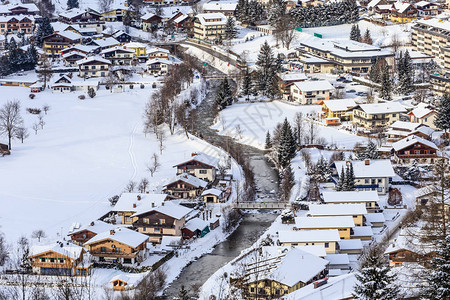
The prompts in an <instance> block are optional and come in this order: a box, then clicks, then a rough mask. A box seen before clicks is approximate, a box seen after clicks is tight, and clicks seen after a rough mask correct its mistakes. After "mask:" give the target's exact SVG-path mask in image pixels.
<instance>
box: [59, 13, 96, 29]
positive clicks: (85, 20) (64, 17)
mask: <svg viewBox="0 0 450 300" xmlns="http://www.w3.org/2000/svg"><path fill="white" fill-rule="evenodd" d="M59 21H61V22H63V23H67V24H77V25H79V26H80V28H88V27H90V28H95V29H96V31H97V32H98V33H100V32H102V31H103V25H104V24H105V21H103V20H102V15H101V14H100V13H98V12H96V11H94V10H92V9H87V10H82V9H78V8H73V9H70V10H67V11H65V12H63V13H61V14H59Z"/></svg>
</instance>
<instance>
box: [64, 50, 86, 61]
mask: <svg viewBox="0 0 450 300" xmlns="http://www.w3.org/2000/svg"><path fill="white" fill-rule="evenodd" d="M73 55H79V56H82V57H86V54H85V53H84V52H81V51H70V52H67V53H65V54H63V55H62V58H64V59H66V58H68V57H71V56H73Z"/></svg>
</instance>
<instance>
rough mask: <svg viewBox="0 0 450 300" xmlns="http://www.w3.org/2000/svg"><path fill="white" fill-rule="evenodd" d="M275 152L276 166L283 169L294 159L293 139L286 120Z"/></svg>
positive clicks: (294, 147)
mask: <svg viewBox="0 0 450 300" xmlns="http://www.w3.org/2000/svg"><path fill="white" fill-rule="evenodd" d="M277 150H278V151H277V152H278V164H279V166H280V167H281V168H282V169H283V168H285V167H286V166H287V165H289V163H290V162H291V159H293V158H294V157H295V152H296V146H295V138H294V135H293V134H292V129H291V125H290V124H289V122H288V120H287V118H285V119H284V123H283V127H282V129H281V134H280V141H279V145H278V149H277Z"/></svg>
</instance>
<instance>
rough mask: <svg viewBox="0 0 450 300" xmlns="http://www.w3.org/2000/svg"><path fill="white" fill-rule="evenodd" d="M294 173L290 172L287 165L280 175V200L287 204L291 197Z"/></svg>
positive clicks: (289, 167)
mask: <svg viewBox="0 0 450 300" xmlns="http://www.w3.org/2000/svg"><path fill="white" fill-rule="evenodd" d="M294 183H295V179H294V172H293V171H292V167H291V164H290V163H289V164H288V165H287V166H286V167H285V168H284V170H283V173H282V174H281V183H280V200H281V201H285V202H288V201H289V199H290V197H291V190H292V187H293V186H294Z"/></svg>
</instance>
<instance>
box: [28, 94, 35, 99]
mask: <svg viewBox="0 0 450 300" xmlns="http://www.w3.org/2000/svg"><path fill="white" fill-rule="evenodd" d="M28 97H30V99H34V97H36V95H35V94H30V95H28Z"/></svg>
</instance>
